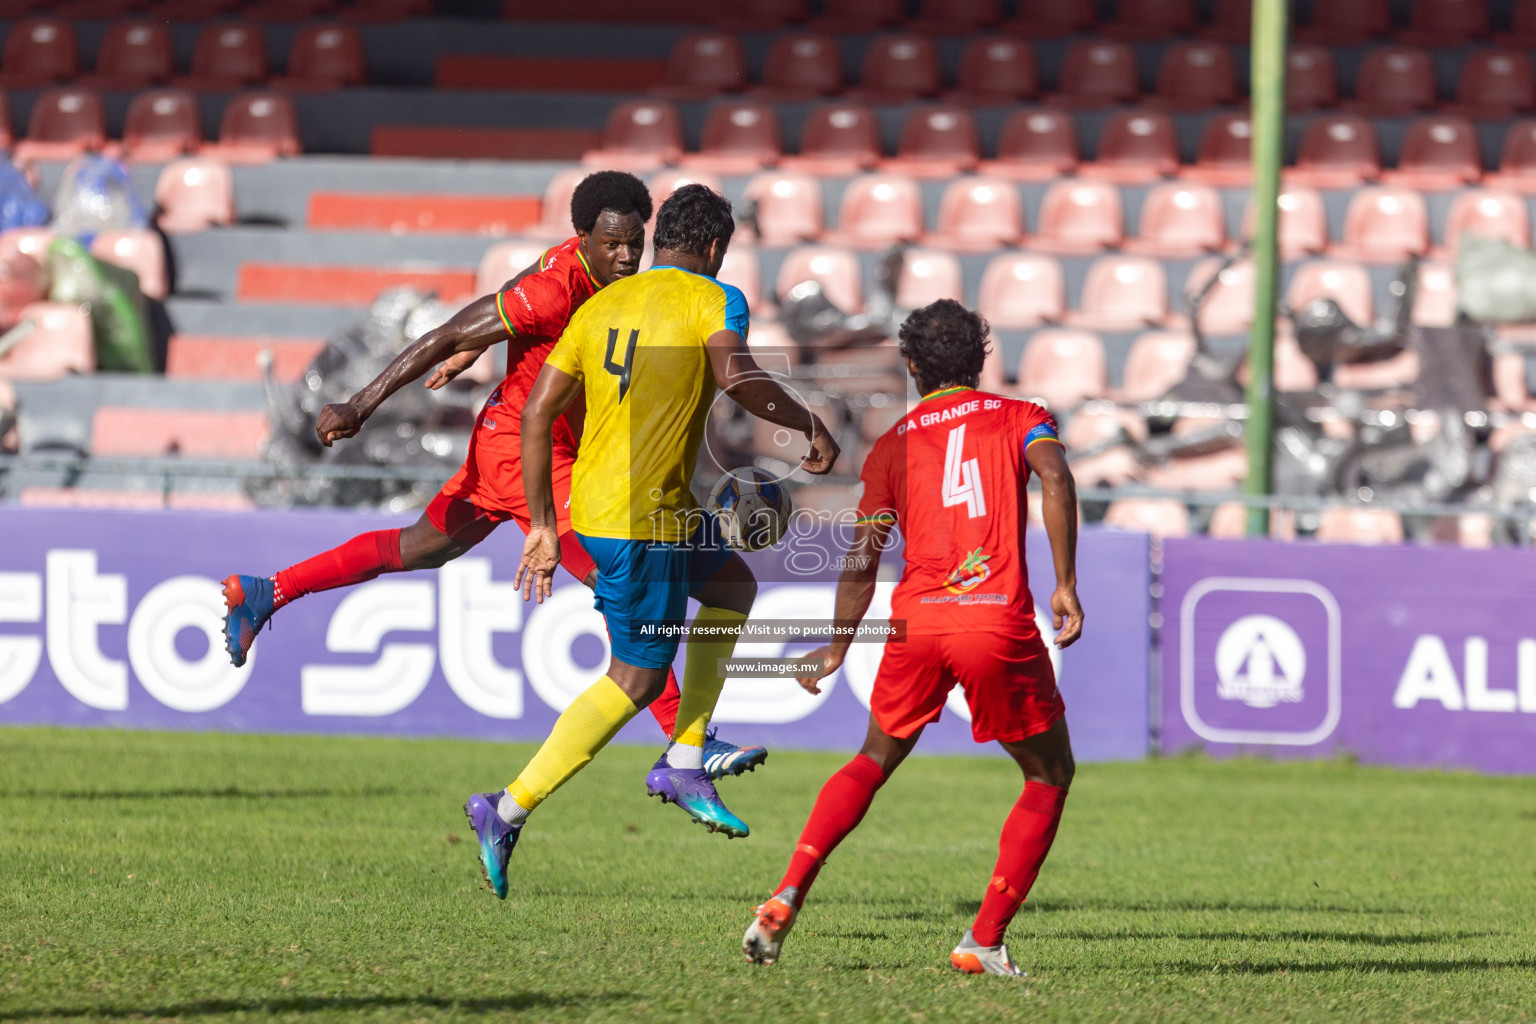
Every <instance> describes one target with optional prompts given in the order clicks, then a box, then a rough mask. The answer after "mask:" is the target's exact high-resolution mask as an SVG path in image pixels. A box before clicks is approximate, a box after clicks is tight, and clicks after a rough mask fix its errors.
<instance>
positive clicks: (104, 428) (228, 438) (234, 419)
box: [91, 405, 271, 459]
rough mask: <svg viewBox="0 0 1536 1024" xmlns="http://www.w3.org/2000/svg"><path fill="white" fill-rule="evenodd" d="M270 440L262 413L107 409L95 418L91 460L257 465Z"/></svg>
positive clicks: (123, 407)
mask: <svg viewBox="0 0 1536 1024" xmlns="http://www.w3.org/2000/svg"><path fill="white" fill-rule="evenodd" d="M270 434H271V424H270V423H269V422H268V420H267V414H266V413H265V412H263V411H260V410H255V411H245V410H240V411H227V410H222V409H220V410H214V409H145V408H138V407H130V406H114V405H103V406H98V407H97V409H96V412H95V415H93V416H92V417H91V454H93V455H129V456H132V455H146V456H157V455H170V454H180V455H182V456H185V457H187V458H194V459H255V458H260V457H261V452H262V449H263V447H265V445H266V440H267V438H268V437H269V436H270Z"/></svg>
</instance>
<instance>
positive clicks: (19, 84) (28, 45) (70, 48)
mask: <svg viewBox="0 0 1536 1024" xmlns="http://www.w3.org/2000/svg"><path fill="white" fill-rule="evenodd" d="M79 63H80V58H79V50H78V48H77V47H76V45H75V29H74V26H72V25H71V24H70V23H69V22H68V21H63V20H60V19H57V18H27V19H25V20H23V21H18V22H16V23H15V24H14V25H12V26H11V30H10V32H9V33H7V34H6V37H5V50H4V55H3V57H0V87H4V88H7V89H40V88H43V87H45V86H48V85H52V84H53V83H54V82H62V81H66V80H68V79H71V78H74V77H75V75H76V73H77V72H78V71H79Z"/></svg>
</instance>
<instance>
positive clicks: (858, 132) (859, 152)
mask: <svg viewBox="0 0 1536 1024" xmlns="http://www.w3.org/2000/svg"><path fill="white" fill-rule="evenodd" d="M879 161H880V133H879V128H878V126H877V125H876V123H875V117H874V115H873V114H872V113H870V111H869V109H868V108H867V107H861V106H859V105H857V104H853V103H826V104H822V105H821V106H819V107H816V108H815V109H813V110H812V111H811V112H810V114H809V115H808V116H807V117H806V119H805V125H804V127H803V128H802V129H801V132H800V152H798V153H796V154H794V155H792V156H785V157H784V159H783V160H781V161H780V162H779V163H780V165H781V166H782V167H784V168H786V169H788V170H797V171H804V172H805V173H807V174H819V175H825V176H840V175H848V174H857V173H858V172H859V171H862V170H868V169H870V168H872V167H874V166H875V165H876V164H877V163H879Z"/></svg>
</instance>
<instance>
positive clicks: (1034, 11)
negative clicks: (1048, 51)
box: [1004, 0, 1097, 39]
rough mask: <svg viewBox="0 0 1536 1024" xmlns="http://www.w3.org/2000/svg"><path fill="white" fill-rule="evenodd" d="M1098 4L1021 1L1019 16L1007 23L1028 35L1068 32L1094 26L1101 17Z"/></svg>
mask: <svg viewBox="0 0 1536 1024" xmlns="http://www.w3.org/2000/svg"><path fill="white" fill-rule="evenodd" d="M1095 8H1096V4H1095V3H1094V0H1059V2H1056V3H1048V4H1037V3H1026V4H1020V5H1019V13H1018V16H1017V17H1015V18H1014V20H1013V21H1010V22H1008V23H1007V25H1005V26H1004V27H1005V28H1006V29H1007V30H1008V31H1009V32H1012V33H1015V34H1017V35H1020V36H1023V37H1025V38H1027V39H1053V38H1055V37H1057V36H1068V35H1072V34H1073V33H1076V32H1082V31H1084V30H1086V29H1091V28H1092V27H1093V25H1094V22H1095V21H1096V20H1097V18H1096V10H1095Z"/></svg>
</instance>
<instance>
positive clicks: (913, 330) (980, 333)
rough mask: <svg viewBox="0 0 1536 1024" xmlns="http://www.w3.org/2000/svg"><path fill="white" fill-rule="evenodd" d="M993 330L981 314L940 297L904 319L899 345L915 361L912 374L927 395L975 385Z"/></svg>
mask: <svg viewBox="0 0 1536 1024" xmlns="http://www.w3.org/2000/svg"><path fill="white" fill-rule="evenodd" d="M990 331H991V328H990V327H989V326H988V325H987V322H986V321H985V320H984V319H982V318H981V316H980V314H977V313H973V312H971V311H970V310H968V309H966V308H965V307H964V306H962V305H960V303H958V302H956V301H955V300H954V299H940V300H938V301H937V302H930V303H929V304H928V305H926V306H924V307H923V308H922V309H914V310H913V311H912V313H911V314H910V315H909V316H908V317H907V318H906V319H905V320H903V321H902V324H901V330H900V332H899V334H898V336H899V337H900V339H901V343H900V345H899V346H898V347H899V349H900V351H901V354H902V355H903V356H905V357H906V358H907V359H910V360H911V361H912V366H913V374H912V375H913V376H914V377H915V378H916V379H917V388H918V390H919V391H921V392H922V393H923V394H925V395H926V394H928V393H929V392H931V391H935V390H937V389H939V388H944V387H954V386H956V385H961V386H964V387H968V388H973V387H975V386H976V383H977V382H978V381H979V380H980V379H981V366H982V364H983V363H984V362H986V359H987V352H988V351H989V350H990V349H991V346H990V345H989V344H987V335H988V333H989V332H990Z"/></svg>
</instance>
